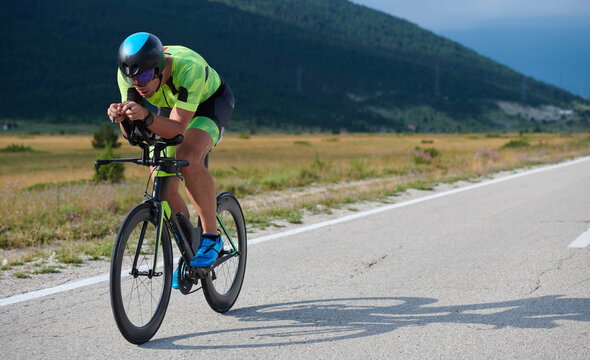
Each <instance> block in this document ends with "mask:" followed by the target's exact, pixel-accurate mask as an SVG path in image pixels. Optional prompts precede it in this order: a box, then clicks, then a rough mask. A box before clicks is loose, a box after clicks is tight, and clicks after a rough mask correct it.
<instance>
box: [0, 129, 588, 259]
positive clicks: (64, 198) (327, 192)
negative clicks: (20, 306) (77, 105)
mask: <svg viewBox="0 0 590 360" xmlns="http://www.w3.org/2000/svg"><path fill="white" fill-rule="evenodd" d="M91 140H92V137H91V136H88V135H84V136H83V135H63V136H62V135H53V136H51V135H46V136H7V135H4V136H0V249H4V250H2V254H3V256H4V258H5V259H12V258H14V257H15V255H14V254H15V250H10V249H19V248H20V249H23V248H24V249H29V251H28V254H29V255H30V254H31V252H32V253H33V254H35V256H48V255H47V254H51V253H57V254H58V255H57V256H58V257H59V259H60V261H62V262H74V263H76V262H79V261H82V259H87V258H101V257H105V256H108V254H109V252H110V247H111V244H112V241H113V232H114V231H115V230H116V228H117V226H118V224H119V223H120V221H121V220H122V219H123V217H124V215H125V214H126V213H127V212H128V211H129V209H130V208H131V207H132V206H133V205H134V204H136V203H137V202H139V201H141V200H142V194H143V190H144V188H145V183H146V180H147V173H146V170H145V169H144V168H142V167H140V166H134V165H127V167H126V170H125V177H126V180H125V181H124V182H122V183H120V184H96V183H93V182H91V181H89V180H90V179H91V178H92V176H93V172H94V168H93V162H94V160H95V159H96V157H97V154H98V153H99V152H100V151H99V150H97V149H93V148H92V146H91ZM115 151H116V152H117V153H118V155H120V156H121V157H134V156H137V155H139V151H138V149H137V148H133V147H131V146H129V145H128V144H127V143H124V144H123V146H122V147H121V148H119V149H116V150H115ZM583 155H590V135H589V134H586V133H583V134H524V135H519V134H508V135H506V134H487V135H486V134H454V135H443V134H412V135H394V134H347V135H326V134H324V135H318V134H315V135H255V136H246V135H242V136H239V135H228V136H226V137H225V138H224V139H223V141H222V142H221V144H220V145H219V146H218V148H217V149H215V150H214V151H213V153H212V155H211V162H210V168H211V171H212V173H213V175H214V176H215V178H216V182H217V187H218V189H219V191H232V192H234V193H235V194H236V195H238V197H240V199H242V200H243V202H244V203H245V204H247V206H245V209H244V210H245V213H246V218H247V221H248V225H249V227H250V228H252V227H257V226H258V227H265V226H269V225H272V223H273V221H275V220H278V219H282V220H287V221H289V222H293V223H298V222H300V221H301V217H302V214H303V212H304V211H310V212H318V211H329V209H330V208H333V207H339V206H342V205H346V204H352V203H354V202H356V201H361V200H369V199H370V200H375V199H382V198H384V197H387V196H391V195H394V194H397V193H399V192H401V191H404V190H405V189H407V188H418V189H428V188H431V187H432V186H433V185H434V184H437V183H440V182H453V181H457V180H468V179H473V178H476V177H479V176H482V175H484V176H485V175H488V174H491V173H494V172H497V171H501V170H510V169H515V168H519V167H523V166H529V165H535V164H542V163H550V162H557V161H561V160H565V159H569V158H572V157H577V156H583ZM293 189H297V192H293V191H291V190H293ZM347 206H348V205H347ZM55 249H57V250H55ZM19 254H21V255H20V257H18V256H17V257H16V258H22V252H19ZM29 255H27V256H29ZM7 261H8V264H10V262H9V261H10V260H7ZM7 261H4V262H7ZM19 261H20V260H19ZM8 267H10V265H8Z"/></svg>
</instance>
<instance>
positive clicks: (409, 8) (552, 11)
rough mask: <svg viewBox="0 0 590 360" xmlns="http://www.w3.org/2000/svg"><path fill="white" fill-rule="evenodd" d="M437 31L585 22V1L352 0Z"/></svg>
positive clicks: (588, 4)
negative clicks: (523, 24) (525, 24)
mask: <svg viewBox="0 0 590 360" xmlns="http://www.w3.org/2000/svg"><path fill="white" fill-rule="evenodd" d="M353 2H355V3H357V4H362V5H365V6H368V7H371V8H374V9H378V10H381V11H384V12H386V13H389V14H392V15H395V16H397V17H401V18H404V19H406V20H409V21H411V22H413V23H416V24H418V25H420V26H421V27H424V28H426V29H429V30H432V31H435V32H438V31H446V30H458V29H471V28H478V27H489V26H506V25H509V26H510V25H517V24H520V23H523V22H524V23H527V24H535V23H547V22H549V23H552V25H555V26H577V25H583V24H584V22H586V24H588V20H589V19H590V1H588V0H353Z"/></svg>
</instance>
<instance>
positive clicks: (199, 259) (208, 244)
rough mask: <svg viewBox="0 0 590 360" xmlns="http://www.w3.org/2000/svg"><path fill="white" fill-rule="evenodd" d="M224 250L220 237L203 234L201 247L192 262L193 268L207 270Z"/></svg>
mask: <svg viewBox="0 0 590 360" xmlns="http://www.w3.org/2000/svg"><path fill="white" fill-rule="evenodd" d="M222 249H223V241H222V240H221V236H220V235H213V234H203V240H202V241H201V246H200V247H199V250H198V251H197V254H196V255H195V257H194V259H193V260H192V261H191V266H192V267H200V268H206V267H209V266H211V265H213V263H214V262H215V260H216V259H217V255H219V253H220V252H221V250H222Z"/></svg>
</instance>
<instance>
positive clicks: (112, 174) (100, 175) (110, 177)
mask: <svg viewBox="0 0 590 360" xmlns="http://www.w3.org/2000/svg"><path fill="white" fill-rule="evenodd" d="M116 157H117V155H116V154H115V153H114V152H113V149H112V148H111V147H110V146H109V145H107V146H106V147H105V149H104V151H103V152H102V153H100V155H98V158H99V159H113V158H116ZM124 172H125V166H124V165H123V164H122V163H111V164H108V165H103V166H101V167H100V169H98V171H97V172H96V173H95V174H94V181H108V182H112V183H117V182H119V181H121V180H123V179H124V175H123V173H124Z"/></svg>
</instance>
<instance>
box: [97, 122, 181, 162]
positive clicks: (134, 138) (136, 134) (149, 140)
mask: <svg viewBox="0 0 590 360" xmlns="http://www.w3.org/2000/svg"><path fill="white" fill-rule="evenodd" d="M121 124H122V125H123V128H124V129H125V132H126V133H127V141H129V143H130V144H131V145H133V146H139V147H141V148H142V149H143V156H142V158H137V159H136V158H121V159H99V160H96V161H95V162H94V167H95V168H96V171H98V169H99V168H100V167H101V166H103V165H108V164H111V163H114V162H119V163H125V162H129V163H134V164H137V165H143V166H163V165H165V166H169V167H173V168H176V169H179V168H181V167H184V166H188V165H189V162H188V161H186V160H176V159H169V158H161V157H160V152H161V151H162V150H164V149H165V148H166V147H168V146H175V145H179V144H181V143H182V142H183V140H184V135H182V134H178V135H176V136H175V137H173V138H172V139H164V138H156V136H155V134H154V133H153V132H151V131H150V130H149V129H148V128H147V126H146V125H145V123H144V122H143V121H142V120H134V121H132V122H131V123H130V122H128V121H123V122H122V123H121ZM150 148H151V149H150Z"/></svg>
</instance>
